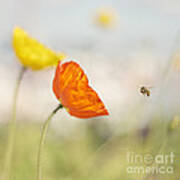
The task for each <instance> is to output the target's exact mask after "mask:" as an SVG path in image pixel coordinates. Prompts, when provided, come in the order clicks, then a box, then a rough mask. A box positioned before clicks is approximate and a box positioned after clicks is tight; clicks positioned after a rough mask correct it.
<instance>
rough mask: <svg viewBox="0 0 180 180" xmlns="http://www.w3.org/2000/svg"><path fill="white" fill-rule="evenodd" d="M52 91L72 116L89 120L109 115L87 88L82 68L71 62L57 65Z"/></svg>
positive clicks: (92, 91)
mask: <svg viewBox="0 0 180 180" xmlns="http://www.w3.org/2000/svg"><path fill="white" fill-rule="evenodd" d="M53 91H54V93H55V95H56V97H57V99H58V100H59V101H60V102H61V103H62V105H63V106H64V107H65V108H66V110H67V111H68V112H69V114H70V115H72V116H75V117H78V118H91V117H96V116H101V115H108V114H109V113H108V111H107V109H106V108H105V106H104V104H103V102H102V101H101V99H100V98H99V96H98V95H97V93H96V92H95V91H94V90H93V89H92V88H91V87H90V86H89V83H88V79H87V76H86V75H85V73H84V71H83V70H82V68H81V67H80V66H79V65H78V64H77V63H75V62H73V61H70V62H66V63H64V64H61V62H60V63H59V65H58V66H57V69H56V74H55V77H54V81H53Z"/></svg>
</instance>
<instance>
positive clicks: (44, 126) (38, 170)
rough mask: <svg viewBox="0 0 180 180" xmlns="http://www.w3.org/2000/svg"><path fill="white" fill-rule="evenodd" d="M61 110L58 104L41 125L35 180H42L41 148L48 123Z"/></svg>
mask: <svg viewBox="0 0 180 180" xmlns="http://www.w3.org/2000/svg"><path fill="white" fill-rule="evenodd" d="M61 108H63V106H62V104H59V105H58V107H57V108H56V109H54V111H53V112H52V113H51V114H50V116H49V117H48V119H47V120H46V121H45V123H44V124H43V127H42V132H41V137H40V143H39V150H38V156H37V180H41V179H42V172H41V171H42V151H43V146H44V142H45V139H46V135H47V131H48V127H49V124H50V121H51V119H52V117H53V116H54V115H55V114H56V112H57V111H58V110H59V109H61Z"/></svg>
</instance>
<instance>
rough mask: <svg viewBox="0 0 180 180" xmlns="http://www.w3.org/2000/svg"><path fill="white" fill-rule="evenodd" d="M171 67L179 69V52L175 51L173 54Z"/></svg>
mask: <svg viewBox="0 0 180 180" xmlns="http://www.w3.org/2000/svg"><path fill="white" fill-rule="evenodd" d="M173 67H174V68H175V70H177V71H179V70H180V53H179V52H176V53H175V54H174V55H173Z"/></svg>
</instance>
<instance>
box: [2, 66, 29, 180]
mask: <svg viewBox="0 0 180 180" xmlns="http://www.w3.org/2000/svg"><path fill="white" fill-rule="evenodd" d="M25 71H26V68H25V67H24V66H22V68H21V70H20V73H19V76H18V79H17V82H16V86H15V90H14V96H13V105H12V119H11V121H10V122H9V125H8V126H9V132H8V142H7V143H8V144H7V150H6V154H5V164H4V172H3V178H2V179H6V180H8V179H9V176H10V174H11V161H12V156H13V150H14V143H15V135H16V109H17V99H18V95H19V88H20V84H21V81H22V78H23V75H24V73H25Z"/></svg>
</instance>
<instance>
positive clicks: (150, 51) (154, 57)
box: [0, 0, 180, 125]
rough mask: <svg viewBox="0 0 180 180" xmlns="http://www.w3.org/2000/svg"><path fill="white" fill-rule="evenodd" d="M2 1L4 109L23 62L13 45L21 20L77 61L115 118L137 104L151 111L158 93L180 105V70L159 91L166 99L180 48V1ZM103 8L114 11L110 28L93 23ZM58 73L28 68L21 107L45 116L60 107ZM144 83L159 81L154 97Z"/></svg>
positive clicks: (174, 107) (169, 106)
mask: <svg viewBox="0 0 180 180" xmlns="http://www.w3.org/2000/svg"><path fill="white" fill-rule="evenodd" d="M0 4H1V6H0V74H1V76H0V82H1V88H0V94H1V95H2V97H1V102H2V103H1V104H2V105H1V106H0V112H1V113H6V112H9V107H10V105H11V100H12V94H13V89H14V83H15V80H16V75H17V73H18V71H19V68H20V66H19V64H18V63H17V61H16V60H15V59H17V58H16V57H15V55H14V52H13V50H12V47H11V38H12V30H13V27H14V26H16V25H18V26H21V27H23V28H24V29H25V30H26V31H27V32H28V33H29V34H31V36H33V37H35V38H37V39H38V40H40V41H41V42H43V43H45V44H46V45H48V46H49V47H51V48H53V49H55V50H58V51H64V52H65V53H67V54H68V55H69V56H70V57H72V58H73V59H75V60H77V61H78V62H79V63H80V64H81V66H83V67H84V69H85V71H86V72H87V74H88V77H89V78H90V82H91V83H92V85H93V87H95V89H96V90H97V91H98V93H99V94H100V96H101V97H102V99H103V101H104V102H105V104H106V106H107V107H108V109H109V111H110V113H111V116H110V117H109V118H110V119H115V121H116V122H117V119H119V120H121V121H123V118H122V117H123V116H126V113H129V111H130V110H131V109H133V108H134V107H136V106H138V107H139V104H138V103H140V106H143V107H145V108H147V109H148V110H147V111H146V112H147V113H149V114H153V113H152V112H153V111H154V108H156V107H157V106H158V105H157V102H159V100H160V101H161V100H163V102H162V103H163V105H164V106H165V112H171V113H169V114H170V115H171V114H173V113H174V112H175V113H176V112H178V111H179V106H180V100H179V98H177V96H179V91H180V86H179V85H178V84H179V83H177V81H178V82H179V81H180V77H179V74H178V73H177V74H175V75H173V76H171V77H170V81H169V82H170V84H168V86H167V87H166V88H163V92H160V93H161V94H162V93H164V96H163V98H162V99H160V98H159V91H160V90H161V91H162V87H161V82H163V79H164V78H165V77H164V74H163V73H164V70H165V69H166V68H167V67H168V61H169V60H170V58H169V57H170V56H171V54H172V52H173V51H174V49H175V48H178V47H180V44H179V42H176V39H177V37H178V36H179V35H178V33H179V30H180V2H179V1H178V0H169V1H168V0H6V1H3V0H0ZM101 7H110V8H114V10H115V11H116V13H117V14H118V20H117V26H116V27H115V28H113V29H108V30H104V29H102V28H99V27H97V26H96V25H95V24H94V16H95V13H96V11H97V10H98V9H99V8H101ZM7 72H8V73H7ZM53 74H54V69H53V70H52V71H41V72H36V73H32V72H30V71H29V72H28V73H27V75H26V76H25V80H24V84H23V87H22V92H21V97H20V99H19V106H20V107H21V108H20V109H21V112H22V113H24V114H28V113H29V114H30V115H31V116H33V115H34V117H37V116H38V115H39V116H40V117H41V118H40V119H43V118H42V116H44V118H45V117H46V114H44V112H45V111H46V110H47V111H51V109H52V108H54V106H56V104H57V100H56V99H55V96H54V95H53V93H52V90H51V86H52V85H51V84H52V78H53ZM39 79H40V80H41V81H39ZM26 80H27V81H26ZM141 85H147V86H154V87H155V88H154V89H153V90H152V96H151V97H150V98H149V99H147V98H144V97H143V96H142V95H141V94H140V93H139V87H140V86H141ZM36 97H39V98H36ZM27 102H28V103H27ZM146 106H147V107H146ZM127 107H128V108H127ZM175 113H174V114H175ZM67 117H68V118H69V116H68V115H67V113H62V116H61V115H60V119H61V118H62V121H63V118H67ZM145 117H149V116H146V115H145ZM141 118H144V116H142V117H141ZM141 118H140V119H141ZM130 125H131V124H130ZM132 125H133V124H132Z"/></svg>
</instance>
